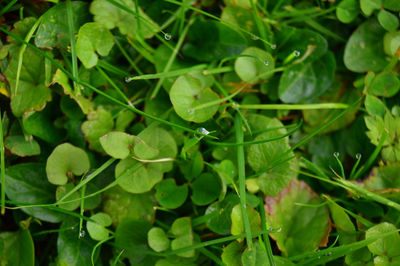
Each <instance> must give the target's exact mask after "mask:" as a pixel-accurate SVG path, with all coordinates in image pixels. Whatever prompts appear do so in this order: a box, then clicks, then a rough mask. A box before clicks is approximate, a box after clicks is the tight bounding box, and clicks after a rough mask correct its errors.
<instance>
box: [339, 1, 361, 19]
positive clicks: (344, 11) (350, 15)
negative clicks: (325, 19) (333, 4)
mask: <svg viewBox="0 0 400 266" xmlns="http://www.w3.org/2000/svg"><path fill="white" fill-rule="evenodd" d="M359 12H360V9H359V7H358V1H356V0H342V1H341V2H340V4H339V5H338V6H337V8H336V16H337V17H338V19H339V20H340V21H341V22H343V23H350V22H352V21H353V20H354V19H355V18H356V17H357V16H358V13H359Z"/></svg>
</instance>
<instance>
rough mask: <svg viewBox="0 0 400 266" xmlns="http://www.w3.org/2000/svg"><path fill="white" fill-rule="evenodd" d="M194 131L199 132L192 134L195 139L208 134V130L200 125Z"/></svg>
mask: <svg viewBox="0 0 400 266" xmlns="http://www.w3.org/2000/svg"><path fill="white" fill-rule="evenodd" d="M196 132H199V133H200V134H201V135H200V134H195V135H194V136H195V137H196V138H197V139H201V138H203V137H204V136H203V135H208V134H210V131H208V130H207V129H205V128H204V127H200V128H198V129H196Z"/></svg>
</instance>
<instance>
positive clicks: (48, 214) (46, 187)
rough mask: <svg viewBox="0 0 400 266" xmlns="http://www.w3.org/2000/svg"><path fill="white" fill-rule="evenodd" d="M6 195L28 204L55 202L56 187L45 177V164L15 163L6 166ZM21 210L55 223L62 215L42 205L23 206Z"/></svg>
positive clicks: (13, 199)
mask: <svg viewBox="0 0 400 266" xmlns="http://www.w3.org/2000/svg"><path fill="white" fill-rule="evenodd" d="M5 190H6V194H7V197H8V198H9V199H10V200H12V201H17V202H26V203H28V204H46V203H54V202H55V192H56V187H55V186H53V185H51V184H50V183H49V182H48V181H47V178H46V171H45V166H44V165H43V164H38V163H26V164H16V165H13V166H10V167H8V168H7V171H6V186H5ZM21 210H22V211H23V212H25V213H27V214H29V215H32V216H33V217H36V218H38V219H40V220H43V221H46V222H51V223H57V222H60V221H61V219H62V217H63V215H61V214H60V213H59V212H55V211H51V210H49V209H47V208H43V207H34V208H23V209H21Z"/></svg>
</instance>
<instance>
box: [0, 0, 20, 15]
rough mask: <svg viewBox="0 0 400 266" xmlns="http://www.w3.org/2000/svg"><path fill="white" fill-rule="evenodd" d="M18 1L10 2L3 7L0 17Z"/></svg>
mask: <svg viewBox="0 0 400 266" xmlns="http://www.w3.org/2000/svg"><path fill="white" fill-rule="evenodd" d="M17 1H18V0H12V1H10V2H9V3H8V4H7V5H6V6H5V7H3V8H2V9H1V11H0V16H1V15H3V14H4V13H6V12H7V11H8V10H9V9H10V8H11V7H12V6H13V5H15V3H16V2H17Z"/></svg>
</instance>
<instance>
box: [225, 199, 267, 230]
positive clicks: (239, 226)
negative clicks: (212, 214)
mask: <svg viewBox="0 0 400 266" xmlns="http://www.w3.org/2000/svg"><path fill="white" fill-rule="evenodd" d="M246 212H247V217H248V218H249V222H250V228H251V231H252V232H259V231H261V218H260V214H259V213H258V212H257V211H256V210H255V209H253V208H252V207H250V206H247V207H246ZM231 220H232V227H231V233H232V235H240V234H243V233H244V225H243V216H242V207H241V206H240V204H237V205H236V206H235V207H233V209H232V213H231Z"/></svg>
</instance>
